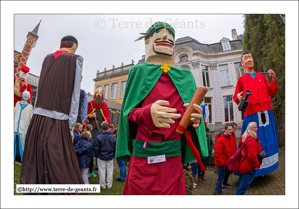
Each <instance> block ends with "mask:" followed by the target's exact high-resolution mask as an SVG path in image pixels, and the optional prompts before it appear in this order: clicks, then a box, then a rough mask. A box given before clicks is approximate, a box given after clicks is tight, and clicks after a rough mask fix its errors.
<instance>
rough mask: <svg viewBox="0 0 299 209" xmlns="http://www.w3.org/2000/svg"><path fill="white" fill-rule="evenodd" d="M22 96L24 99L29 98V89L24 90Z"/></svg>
mask: <svg viewBox="0 0 299 209" xmlns="http://www.w3.org/2000/svg"><path fill="white" fill-rule="evenodd" d="M22 98H23V99H25V100H28V99H30V93H29V91H24V92H23V93H22Z"/></svg>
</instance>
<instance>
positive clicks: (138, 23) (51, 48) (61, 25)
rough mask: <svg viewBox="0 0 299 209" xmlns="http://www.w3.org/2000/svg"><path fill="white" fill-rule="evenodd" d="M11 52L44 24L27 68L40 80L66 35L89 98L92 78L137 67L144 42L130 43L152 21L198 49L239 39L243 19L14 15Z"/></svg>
mask: <svg viewBox="0 0 299 209" xmlns="http://www.w3.org/2000/svg"><path fill="white" fill-rule="evenodd" d="M14 18H15V19H14V20H15V21H14V40H15V41H14V44H15V45H14V49H15V50H17V51H19V52H21V51H22V49H23V47H24V44H25V41H26V37H27V34H28V32H29V31H32V30H33V29H34V27H35V26H36V25H37V24H38V22H39V21H40V20H42V22H41V24H40V27H39V31H38V36H39V38H38V40H37V43H36V46H35V47H34V48H33V49H32V51H31V53H30V56H29V59H28V61H27V66H28V67H29V68H30V73H32V74H35V75H37V76H39V75H40V71H41V65H42V62H43V59H44V58H45V56H46V55H47V54H50V53H53V52H55V51H56V50H58V49H59V44H60V40H61V38H62V37H64V36H66V35H73V36H75V37H76V38H77V39H78V50H77V52H76V53H77V54H79V55H81V56H83V58H84V63H83V80H82V85H81V88H82V89H84V90H85V91H86V92H90V93H91V94H93V90H94V81H93V79H94V78H95V77H96V72H97V70H99V71H100V72H102V71H103V70H104V68H105V67H106V68H107V70H108V69H111V68H112V65H115V67H118V66H120V65H121V63H122V62H123V63H124V65H126V64H130V63H131V62H132V59H133V60H134V61H135V64H137V62H138V60H140V59H141V58H142V55H143V54H144V50H145V48H144V41H143V40H140V41H137V42H134V41H135V40H136V39H137V38H138V37H139V36H140V35H139V33H142V32H146V30H147V29H148V27H149V26H151V24H153V23H154V22H156V21H163V22H164V21H165V22H167V23H169V24H171V25H172V26H173V27H174V28H175V33H176V34H175V35H176V39H178V38H181V37H185V36H190V37H192V38H194V39H196V40H198V41H199V42H201V43H206V44H212V43H216V42H219V41H220V39H222V38H223V37H226V38H229V39H232V35H231V30H232V29H236V30H237V33H238V35H239V34H243V32H244V28H243V20H244V19H243V16H242V15H172V16H171V15H167V16H166V15H165V16H163V15H18V14H16V15H15V16H14Z"/></svg>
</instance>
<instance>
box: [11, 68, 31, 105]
mask: <svg viewBox="0 0 299 209" xmlns="http://www.w3.org/2000/svg"><path fill="white" fill-rule="evenodd" d="M28 73H29V68H28V67H27V66H25V65H24V66H23V67H22V68H21V70H20V74H19V78H14V86H15V87H14V92H15V94H14V106H16V104H17V102H18V101H21V100H22V93H23V92H24V91H26V90H27V91H29V93H30V99H28V100H27V102H28V103H29V104H30V103H31V99H32V88H31V85H30V84H29V83H27V81H26V80H27V76H28ZM16 80H17V82H16Z"/></svg>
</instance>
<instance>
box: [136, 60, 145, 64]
mask: <svg viewBox="0 0 299 209" xmlns="http://www.w3.org/2000/svg"><path fill="white" fill-rule="evenodd" d="M139 63H145V59H141V60H138V63H137V64H139Z"/></svg>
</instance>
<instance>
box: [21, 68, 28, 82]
mask: <svg viewBox="0 0 299 209" xmlns="http://www.w3.org/2000/svg"><path fill="white" fill-rule="evenodd" d="M19 78H20V79H24V81H27V78H28V73H25V72H23V71H21V70H20V72H19Z"/></svg>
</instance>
